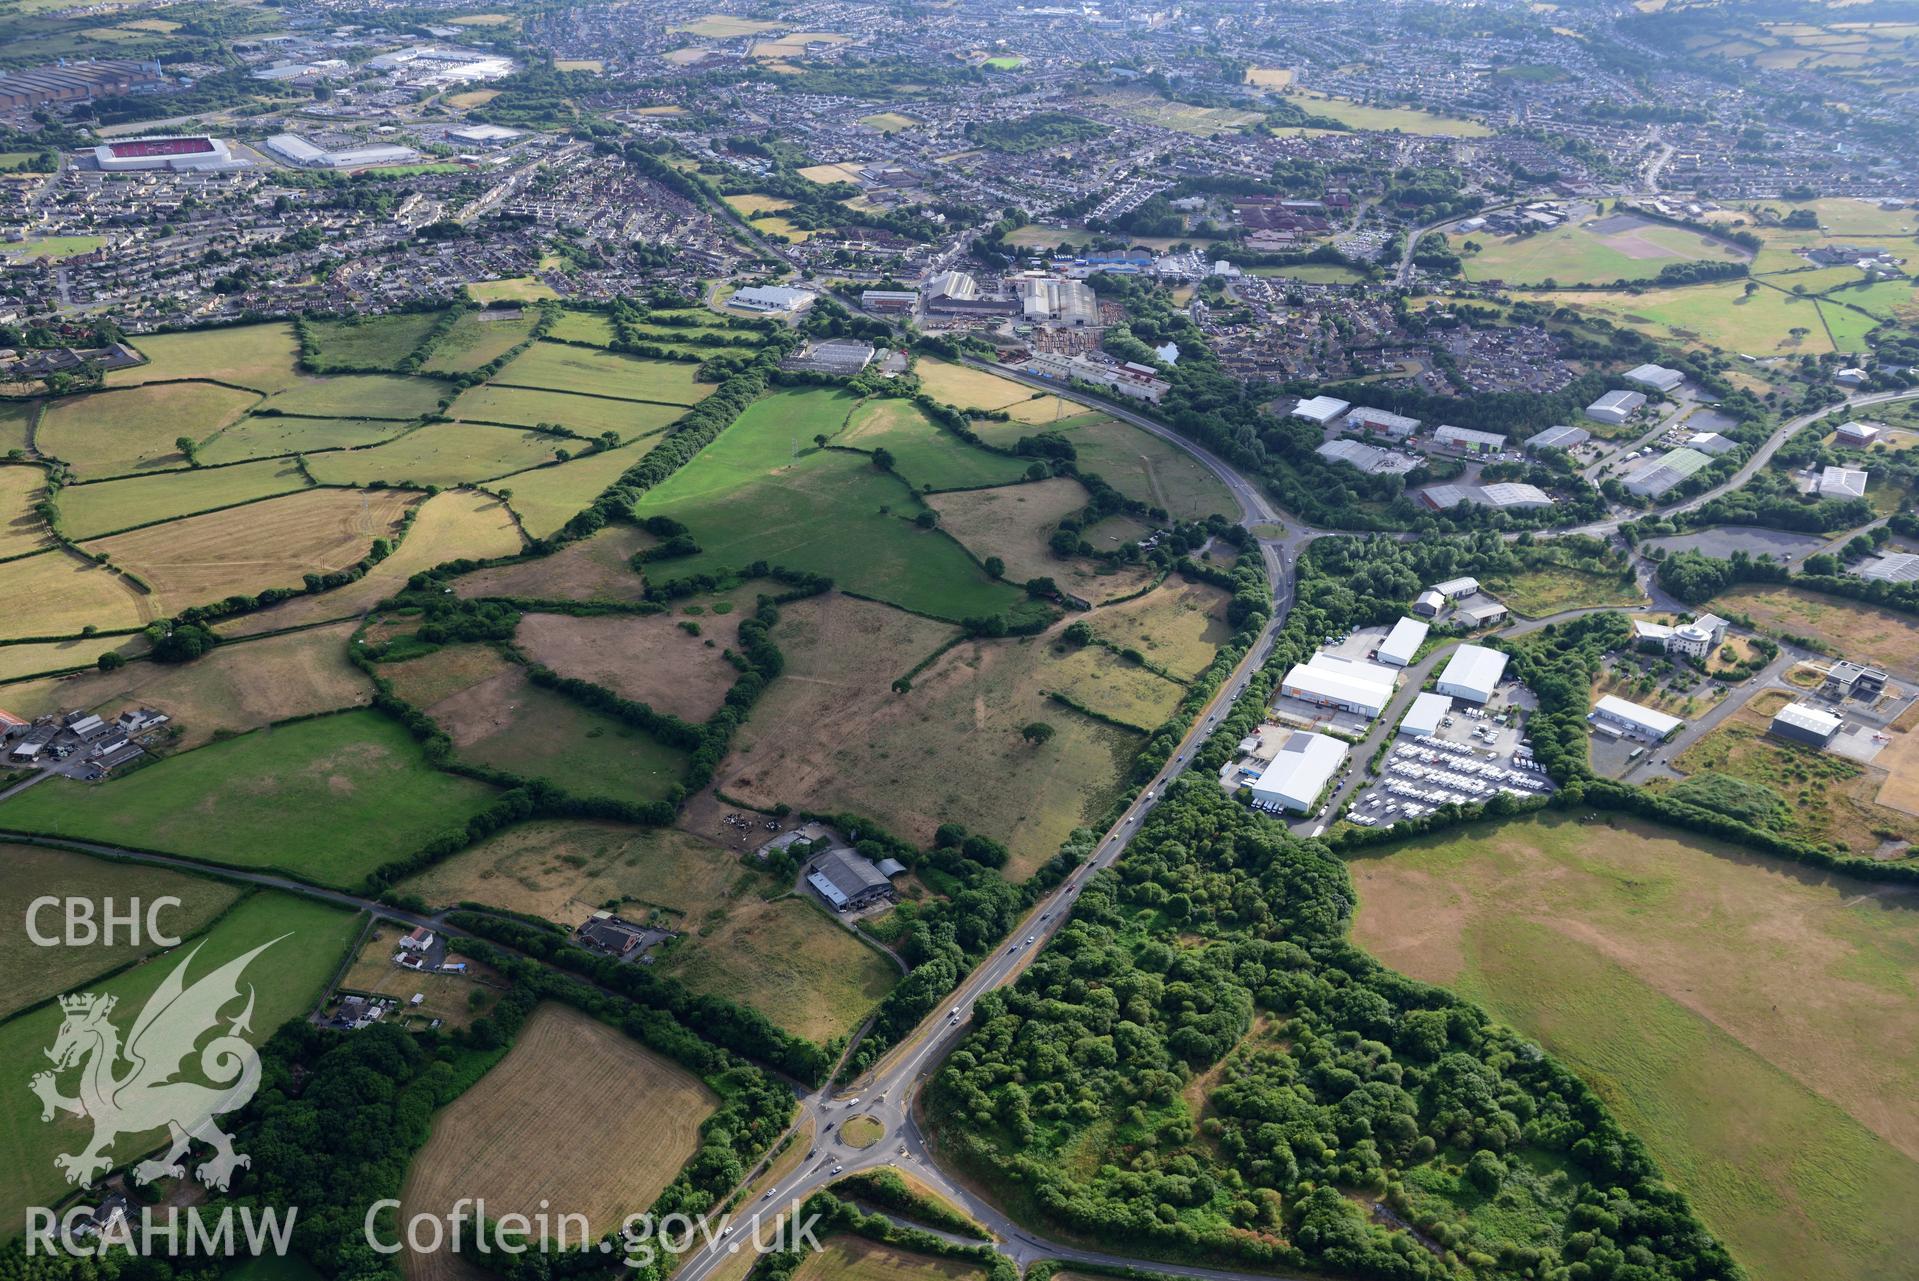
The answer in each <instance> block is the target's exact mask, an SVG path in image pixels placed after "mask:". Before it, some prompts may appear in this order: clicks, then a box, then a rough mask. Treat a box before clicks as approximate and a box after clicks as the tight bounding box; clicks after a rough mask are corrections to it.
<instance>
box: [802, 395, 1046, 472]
mask: <svg viewBox="0 0 1919 1281" xmlns="http://www.w3.org/2000/svg"><path fill="white" fill-rule="evenodd" d="M833 443H834V444H835V445H842V446H844V447H846V448H848V449H860V450H865V451H866V452H867V453H871V452H872V451H874V450H876V449H884V450H886V451H887V452H889V453H891V454H892V455H893V459H894V462H893V469H894V470H895V471H897V472H898V473H899V474H900V475H902V476H904V477H905V478H906V479H907V480H909V481H911V482H912V483H913V484H914V485H916V486H918V487H919V488H921V489H977V488H979V487H981V486H985V485H1007V484H1011V483H1012V482H1014V481H1016V480H1018V479H1019V478H1020V477H1021V476H1023V475H1025V474H1026V469H1027V468H1028V467H1030V466H1031V465H1032V460H1030V459H1025V458H1011V457H1008V456H1007V455H1005V454H995V453H992V452H991V451H989V450H985V449H980V448H977V447H976V446H973V445H969V444H967V443H966V442H965V441H963V440H961V439H960V438H959V437H957V436H955V435H953V434H952V433H951V432H948V431H942V430H941V429H940V428H939V427H937V426H935V425H934V423H933V420H932V419H930V418H928V417H927V416H926V415H925V414H923V413H921V412H920V409H919V407H918V406H917V405H915V404H914V403H913V402H912V401H910V400H869V401H866V402H865V403H863V404H861V405H860V406H859V407H858V408H857V409H855V410H854V411H853V413H852V416H851V417H850V418H848V419H847V423H846V427H845V429H844V430H842V431H841V432H840V433H839V434H838V435H837V436H834V437H833Z"/></svg>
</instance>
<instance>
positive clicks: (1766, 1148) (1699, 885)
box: [1352, 815, 1919, 1281]
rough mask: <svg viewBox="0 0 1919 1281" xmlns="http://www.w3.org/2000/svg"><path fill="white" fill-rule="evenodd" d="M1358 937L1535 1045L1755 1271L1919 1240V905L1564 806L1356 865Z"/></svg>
mask: <svg viewBox="0 0 1919 1281" xmlns="http://www.w3.org/2000/svg"><path fill="white" fill-rule="evenodd" d="M1352 870H1353V876H1354V881H1355V883H1356V886H1357V888H1358V893H1359V913H1358V918H1357V921H1356V923H1355V927H1354V937H1355V940H1356V941H1358V942H1359V943H1360V944H1362V945H1364V946H1366V947H1368V948H1370V949H1371V950H1373V951H1374V952H1376V953H1377V954H1378V955H1379V956H1380V957H1381V958H1382V959H1384V960H1385V961H1386V962H1387V963H1388V964H1390V965H1392V966H1394V967H1395V968H1397V969H1400V970H1402V971H1404V972H1406V973H1408V974H1411V975H1412V976H1414V977H1415V978H1419V979H1423V980H1426V981H1428V982H1436V983H1442V984H1445V985H1447V986H1450V987H1453V988H1454V989H1455V990H1458V991H1460V992H1461V993H1462V994H1464V995H1466V996H1468V997H1471V998H1473V999H1476V1000H1478V1001H1479V1002H1480V1003H1481V1004H1482V1005H1483V1006H1484V1007H1485V1008H1486V1009H1487V1010H1488V1011H1489V1012H1490V1013H1491V1014H1492V1015H1493V1016H1494V1017H1495V1018H1498V1019H1501V1020H1502V1021H1504V1022H1507V1023H1509V1024H1511V1025H1512V1026H1514V1027H1516V1028H1519V1029H1521V1030H1522V1031H1524V1032H1526V1033H1527V1034H1529V1035H1532V1036H1535V1037H1537V1038H1539V1039H1540V1041H1541V1042H1542V1043H1543V1044H1545V1045H1546V1046H1547V1047H1548V1048H1549V1049H1551V1050H1553V1051H1555V1052H1556V1053H1558V1054H1559V1055H1560V1056H1561V1057H1563V1058H1564V1059H1565V1060H1566V1061H1567V1062H1568V1063H1569V1064H1570V1065H1571V1066H1572V1067H1573V1068H1574V1069H1575V1070H1577V1071H1578V1072H1580V1074H1581V1075H1582V1076H1584V1077H1585V1078H1586V1080H1587V1081H1588V1082H1590V1083H1591V1084H1592V1085H1593V1086H1594V1088H1595V1089H1597V1090H1598V1091H1599V1092H1600V1094H1601V1095H1602V1096H1604V1098H1605V1099H1606V1101H1607V1103H1608V1104H1609V1106H1610V1107H1611V1108H1612V1109H1613V1110H1614V1112H1615V1114H1616V1115H1617V1116H1618V1117H1619V1119H1620V1121H1621V1122H1622V1123H1624V1124H1625V1125H1626V1126H1627V1127H1628V1128H1630V1129H1632V1130H1633V1131H1634V1132H1635V1133H1637V1134H1638V1135H1639V1137H1640V1138H1641V1139H1643V1140H1644V1141H1645V1142H1646V1145H1647V1146H1648V1147H1649V1148H1650V1149H1651V1151H1652V1153H1653V1155H1654V1156H1655V1157H1656V1158H1657V1159H1658V1160H1659V1162H1660V1164H1661V1165H1662V1166H1663V1167H1664V1169H1665V1170H1666V1172H1667V1173H1668V1174H1669V1176H1670V1177H1671V1178H1672V1179H1673V1181H1674V1182H1675V1183H1676V1184H1678V1186H1679V1187H1680V1188H1681V1189H1682V1190H1684V1191H1685V1192H1686V1193H1687V1194H1688V1195H1689V1196H1690V1197H1691V1198H1692V1200H1693V1203H1694V1205H1695V1206H1696V1207H1697V1208H1698V1209H1699V1211H1700V1213H1701V1215H1702V1217H1703V1218H1704V1219H1705V1220H1706V1223H1707V1226H1708V1227H1710V1228H1712V1229H1713V1230H1714V1231H1715V1232H1716V1233H1717V1234H1718V1235H1719V1236H1720V1237H1721V1239H1722V1240H1724V1241H1725V1242H1726V1243H1727V1245H1728V1246H1729V1247H1730V1248H1731V1250H1732V1251H1733V1253H1734V1255H1735V1256H1736V1257H1737V1258H1738V1259H1739V1260H1740V1261H1741V1262H1742V1263H1743V1264H1745V1266H1746V1267H1747V1269H1748V1270H1749V1271H1750V1272H1751V1273H1752V1275H1753V1276H1754V1277H1755V1278H1756V1279H1757V1281H1787V1279H1790V1281H1801V1279H1806V1281H1840V1279H1841V1278H1853V1277H1859V1276H1874V1275H1883V1274H1887V1273H1888V1271H1890V1272H1898V1271H1900V1270H1901V1269H1902V1268H1903V1267H1904V1265H1903V1264H1900V1263H1899V1262H1897V1261H1898V1260H1900V1259H1908V1260H1909V1259H1911V1258H1913V1257H1915V1254H1916V1253H1919V1221H1916V1220H1914V1218H1913V1216H1912V1214H1911V1206H1912V1204H1913V1199H1914V1197H1915V1196H1919V1107H1915V1106H1914V1100H1915V1099H1919V1065H1916V1064H1915V1060H1914V1059H1913V1056H1912V1054H1911V1053H1910V1047H1911V1045H1912V1044H1913V1043H1914V1039H1915V1037H1919V1004H1916V1003H1915V1002H1914V1001H1913V1000H1912V996H1911V994H1912V991H1913V989H1914V986H1915V984H1919V901H1916V900H1915V896H1914V895H1913V894H1912V893H1911V892H1904V893H1902V892H1901V891H1899V890H1897V889H1895V888H1894V887H1891V886H1886V885H1874V884H1871V883H1866V882H1858V881H1853V880H1850V879H1849V878H1846V877H1841V876H1832V875H1828V874H1824V873H1819V872H1815V871H1812V870H1811V869H1803V868H1799V867H1796V866H1794V865H1791V864H1786V863H1782V862H1780V861H1778V860H1774V859H1768V858H1766V857H1764V856H1762V855H1753V854H1749V853H1747V852H1745V851H1743V850H1739V849H1737V848H1735V847H1732V846H1728V845H1724V844H1721V843H1719V842H1715V841H1710V840H1707V839H1705V838H1703V837H1699V836H1695V835H1691V834H1681V833H1675V832H1670V831H1667V830H1665V829H1661V828H1657V827H1652V826H1648V825H1643V824H1638V823H1633V822H1628V821H1625V820H1615V821H1613V822H1594V821H1588V820H1586V819H1585V818H1584V816H1558V815H1555V816H1552V817H1547V818H1541V819H1534V820H1526V821H1520V822H1512V823H1505V824H1497V825H1494V824H1486V825H1481V826H1476V827H1474V828H1471V829H1469V830H1468V831H1467V832H1466V833H1464V834H1462V833H1460V832H1451V833H1448V834H1446V835H1444V836H1441V837H1434V838H1426V839H1421V840H1416V841H1413V842H1411V843H1409V844H1407V845H1404V846H1401V847H1398V848H1397V849H1396V850H1394V851H1391V852H1387V853H1383V854H1380V855H1377V856H1373V857H1368V858H1364V859H1360V860H1357V861H1355V862H1354V863H1353V864H1352Z"/></svg>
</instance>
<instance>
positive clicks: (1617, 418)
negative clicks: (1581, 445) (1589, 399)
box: [1586, 391, 1646, 427]
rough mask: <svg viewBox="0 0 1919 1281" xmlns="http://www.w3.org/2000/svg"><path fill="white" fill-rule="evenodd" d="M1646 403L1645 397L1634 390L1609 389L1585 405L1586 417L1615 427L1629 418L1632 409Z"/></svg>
mask: <svg viewBox="0 0 1919 1281" xmlns="http://www.w3.org/2000/svg"><path fill="white" fill-rule="evenodd" d="M1645 403H1646V398H1645V396H1643V395H1642V394H1640V393H1639V392H1636V391H1609V392H1607V393H1606V394H1605V395H1603V396H1601V397H1600V398H1599V399H1598V400H1595V401H1594V402H1593V403H1592V404H1590V405H1588V406H1586V417H1588V418H1590V419H1592V420H1593V421H1594V422H1596V423H1608V424H1610V425H1611V426H1614V427H1617V426H1619V424H1621V423H1623V422H1625V421H1626V420H1627V419H1628V418H1631V417H1632V415H1633V411H1634V410H1635V409H1638V408H1639V407H1640V406H1641V405H1643V404H1645Z"/></svg>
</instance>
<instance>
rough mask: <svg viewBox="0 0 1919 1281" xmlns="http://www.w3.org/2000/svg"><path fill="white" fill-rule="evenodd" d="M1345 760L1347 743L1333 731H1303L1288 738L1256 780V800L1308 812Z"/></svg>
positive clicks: (1297, 811)
mask: <svg viewBox="0 0 1919 1281" xmlns="http://www.w3.org/2000/svg"><path fill="white" fill-rule="evenodd" d="M1345 762H1346V744H1344V743H1342V742H1341V741H1340V740H1338V739H1336V738H1334V737H1332V735H1330V734H1309V733H1307V732H1306V731H1304V730H1301V731H1299V732H1297V733H1295V734H1294V735H1293V736H1292V737H1291V738H1289V739H1287V740H1286V746H1284V747H1282V748H1280V749H1279V752H1278V754H1276V755H1275V756H1274V757H1273V763H1272V764H1271V765H1268V766H1267V767H1266V768H1265V770H1264V771H1262V772H1261V774H1260V776H1259V777H1258V778H1257V779H1254V780H1253V800H1254V801H1255V802H1256V803H1258V804H1261V805H1272V806H1277V807H1279V808H1280V809H1288V810H1292V811H1294V812H1295V813H1299V814H1305V813H1308V812H1309V811H1311V810H1312V809H1313V808H1314V807H1315V806H1316V805H1317V804H1318V802H1319V795H1320V793H1321V792H1323V791H1325V790H1326V784H1327V783H1328V782H1329V781H1330V780H1331V779H1332V777H1333V774H1334V773H1335V772H1336V771H1337V770H1338V769H1339V767H1340V766H1341V765H1343V764H1345Z"/></svg>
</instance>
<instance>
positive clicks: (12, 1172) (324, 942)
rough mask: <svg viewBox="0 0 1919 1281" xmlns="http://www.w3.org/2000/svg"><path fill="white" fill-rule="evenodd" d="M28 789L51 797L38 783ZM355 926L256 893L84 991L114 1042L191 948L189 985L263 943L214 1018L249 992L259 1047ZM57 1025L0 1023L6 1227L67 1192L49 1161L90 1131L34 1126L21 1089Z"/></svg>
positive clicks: (50, 1013) (68, 1083)
mask: <svg viewBox="0 0 1919 1281" xmlns="http://www.w3.org/2000/svg"><path fill="white" fill-rule="evenodd" d="M34 790H36V791H51V790H53V789H52V788H51V787H48V786H46V785H44V784H43V785H42V786H41V787H40V788H36V789H34ZM360 920H361V918H360V916H359V914H357V913H355V912H351V911H347V910H345V909H342V908H336V907H329V906H326V905H324V904H319V903H315V902H313V901H312V900H310V899H304V898H299V897H296V896H294V895H291V894H278V893H274V892H272V891H261V892H258V893H255V894H253V895H252V896H251V897H249V898H247V899H246V900H245V901H244V902H242V903H240V904H239V905H238V906H236V907H235V908H233V910H232V911H230V912H228V913H227V914H226V915H225V916H223V917H221V918H220V920H219V921H218V923H216V924H215V925H214V926H213V927H212V928H211V929H210V930H208V931H206V932H205V933H204V934H202V935H200V936H198V937H196V938H195V939H193V940H191V941H189V942H188V943H187V944H186V945H185V946H184V947H181V948H177V949H175V950H174V951H172V952H170V953H168V954H167V955H166V956H164V957H160V958H156V959H154V960H151V961H148V962H146V963H144V964H143V965H141V966H139V967H138V968H136V969H133V970H129V971H127V972H126V973H124V974H120V975H117V976H115V977H114V978H112V979H110V980H108V981H107V982H105V983H103V984H100V985H99V986H98V987H93V988H90V989H89V990H92V991H96V992H99V993H101V994H103V995H111V996H114V997H116V998H117V999H118V1008H117V1009H116V1010H115V1011H114V1014H113V1022H114V1025H115V1026H116V1027H117V1028H119V1029H120V1030H121V1032H122V1034H123V1035H124V1034H125V1033H126V1031H127V1030H128V1029H129V1028H131V1027H132V1025H133V1021H134V1019H135V1018H136V1017H138V1013H139V1011H140V1009H141V1008H142V1007H143V1006H144V1005H145V1003H146V1001H147V998H148V997H150V996H152V995H153V993H154V991H155V989H157V988H158V987H159V985H160V983H161V982H162V981H163V980H164V979H165V978H166V977H167V975H168V974H170V973H172V971H173V970H174V968H175V967H176V966H178V965H180V964H182V963H184V962H185V958H187V956H188V954H189V952H191V951H192V949H193V948H194V947H195V945H196V944H197V945H199V946H200V948H201V950H200V951H199V952H198V953H196V954H194V955H193V956H192V958H191V965H190V968H189V969H188V970H187V981H188V982H189V983H191V982H192V981H193V980H194V979H197V978H200V977H202V976H203V975H206V974H209V973H211V972H212V971H213V970H215V969H217V968H218V967H219V966H220V965H221V964H224V963H225V962H227V961H230V960H232V959H234V958H235V957H238V956H241V955H243V954H244V953H246V952H249V951H251V950H252V949H254V948H256V947H258V946H260V945H261V944H263V943H264V944H269V946H268V947H267V949H266V950H265V951H264V952H262V953H261V954H260V955H259V956H257V957H255V958H254V960H253V962H252V963H251V964H250V965H249V966H248V967H247V970H246V973H245V974H244V976H243V978H242V982H243V983H244V985H245V986H243V987H242V988H241V992H240V997H239V998H238V999H236V1000H234V1001H233V1002H232V1004H231V1008H230V1009H226V1010H223V1011H222V1013H223V1014H226V1015H228V1016H231V1015H235V1014H238V1013H239V1012H240V1010H241V1008H242V1007H243V1004H244V1001H245V998H246V994H247V993H248V991H251V993H252V996H253V1002H254V1005H253V1015H252V1019H251V1021H250V1023H249V1027H248V1030H247V1032H246V1039H247V1040H248V1041H250V1042H252V1043H253V1044H255V1045H259V1044H261V1043H263V1042H265V1041H266V1040H267V1039H268V1038H270V1037H271V1036H272V1035H273V1033H274V1032H276V1031H278V1030H279V1028H280V1026H281V1024H283V1023H285V1022H286V1021H287V1020H289V1019H293V1018H299V1017H301V1016H303V1015H305V1014H306V1013H307V1012H308V1011H309V1010H311V1009H312V1008H313V1006H314V1005H315V1004H316V1003H317V1002H318V1001H319V998H320V994H321V992H322V990H323V989H324V987H325V986H326V982H327V980H328V979H329V978H330V977H332V974H333V970H334V967H335V966H336V965H338V964H339V961H340V958H341V956H342V955H343V954H344V953H345V951H346V948H347V946H348V944H350V943H351V942H352V941H353V939H354V937H355V936H356V935H357V933H358V930H359V927H360ZM62 1017H63V1016H62V1013H61V1010H60V1007H59V1006H58V1005H57V1004H55V1005H47V1006H42V1007H41V1008H39V1009H37V1010H34V1011H33V1012H31V1013H29V1014H24V1015H21V1016H20V1017H19V1018H15V1019H11V1020H9V1021H7V1022H6V1023H4V1024H0V1074H4V1075H5V1076H6V1077H7V1079H9V1080H11V1081H15V1082H18V1085H17V1086H16V1087H15V1088H14V1089H11V1090H5V1091H0V1216H4V1217H5V1219H6V1221H7V1222H8V1223H10V1224H14V1225H17V1224H19V1223H20V1222H21V1221H22V1216H23V1214H24V1211H25V1208H26V1207H27V1206H28V1205H32V1204H38V1205H53V1204H56V1201H57V1198H60V1197H63V1196H65V1195H66V1193H67V1192H68V1190H69V1189H68V1187H67V1184H66V1182H65V1181H64V1179H63V1178H62V1176H61V1173H60V1171H59V1169H58V1168H57V1167H56V1166H55V1165H54V1158H55V1157H56V1156H58V1155H60V1154H62V1153H74V1152H78V1151H80V1150H81V1148H82V1147H83V1146H84V1145H85V1143H86V1142H87V1138H88V1136H89V1135H90V1134H91V1133H92V1129H93V1127H92V1123H91V1122H89V1121H86V1120H83V1119H81V1118H78V1117H71V1116H64V1115H63V1116H60V1117H58V1118H57V1119H56V1120H54V1121H52V1122H42V1121H41V1119H40V1101H39V1099H38V1098H36V1097H35V1096H34V1095H33V1094H32V1093H31V1092H30V1091H29V1090H28V1089H27V1088H26V1083H27V1082H28V1081H29V1080H30V1079H31V1078H32V1077H33V1076H34V1074H35V1073H37V1072H40V1071H42V1070H45V1069H46V1067H47V1060H46V1057H45V1050H46V1049H47V1048H48V1047H49V1046H51V1045H52V1044H53V1041H54V1038H55V1036H56V1034H57V1033H58V1031H59V1028H60V1023H61V1020H62ZM222 1026H223V1027H224V1026H225V1024H224V1023H223V1024H222ZM185 1076H186V1078H187V1079H193V1077H195V1076H197V1072H195V1071H194V1070H193V1069H192V1068H191V1067H189V1069H188V1071H187V1072H186V1073H185ZM75 1078H76V1074H75V1073H73V1072H71V1071H69V1072H67V1073H66V1074H64V1077H63V1079H62V1080H61V1081H60V1085H61V1087H62V1089H63V1092H65V1093H69V1094H70V1093H71V1092H72V1091H73V1089H74V1081H75ZM165 1139H166V1133H165V1131H164V1130H158V1131H152V1132H144V1133H140V1134H128V1135H123V1136H122V1137H121V1139H120V1141H119V1142H118V1143H116V1144H115V1146H114V1147H113V1148H112V1150H111V1153H110V1155H111V1156H112V1157H113V1158H114V1159H115V1160H116V1161H127V1160H131V1159H132V1158H133V1157H135V1156H136V1155H138V1154H139V1153H140V1152H142V1151H145V1150H148V1149H151V1148H153V1147H155V1146H158V1145H159V1144H162V1143H164V1142H165ZM206 1153H207V1149H206V1148H205V1147H203V1146H201V1145H198V1144H196V1145H195V1148H194V1153H193V1156H192V1158H191V1159H192V1161H193V1162H194V1163H195V1164H197V1163H198V1162H200V1161H203V1160H205V1159H206Z"/></svg>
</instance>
